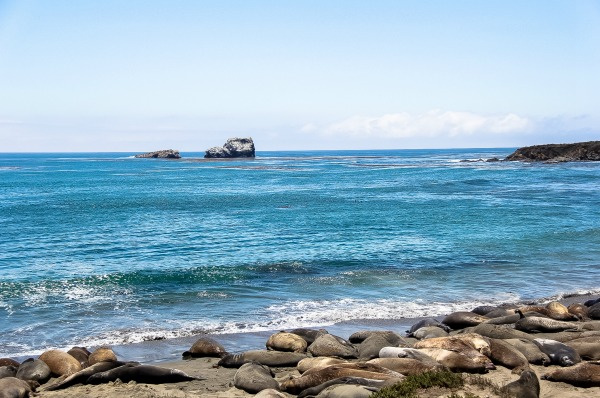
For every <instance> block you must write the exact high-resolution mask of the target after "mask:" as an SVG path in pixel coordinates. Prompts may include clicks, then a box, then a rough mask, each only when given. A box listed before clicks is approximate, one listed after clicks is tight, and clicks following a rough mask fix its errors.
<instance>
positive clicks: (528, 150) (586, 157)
mask: <svg viewBox="0 0 600 398" xmlns="http://www.w3.org/2000/svg"><path fill="white" fill-rule="evenodd" d="M505 160H521V161H526V162H572V161H600V141H588V142H577V143H573V144H546V145H533V146H526V147H523V148H519V149H517V150H516V151H515V152H513V153H512V154H511V155H509V156H507V157H506V159H505Z"/></svg>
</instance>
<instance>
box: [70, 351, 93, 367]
mask: <svg viewBox="0 0 600 398" xmlns="http://www.w3.org/2000/svg"><path fill="white" fill-rule="evenodd" d="M67 354H69V355H70V356H72V357H73V358H75V359H77V360H78V361H79V363H80V364H81V367H82V368H87V367H88V366H89V363H88V358H89V356H90V354H91V352H90V351H89V350H88V349H87V348H85V347H73V348H71V349H70V350H69V351H67Z"/></svg>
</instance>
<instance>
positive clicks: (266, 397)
mask: <svg viewBox="0 0 600 398" xmlns="http://www.w3.org/2000/svg"><path fill="white" fill-rule="evenodd" d="M254 398H286V395H284V394H283V393H282V392H280V391H277V390H274V389H272V388H267V389H266V390H262V391H261V392H259V393H258V394H256V395H255V396H254Z"/></svg>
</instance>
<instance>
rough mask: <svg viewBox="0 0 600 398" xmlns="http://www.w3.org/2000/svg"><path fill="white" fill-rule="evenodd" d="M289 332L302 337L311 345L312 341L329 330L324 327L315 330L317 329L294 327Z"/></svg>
mask: <svg viewBox="0 0 600 398" xmlns="http://www.w3.org/2000/svg"><path fill="white" fill-rule="evenodd" d="M290 333H293V334H295V335H297V336H300V337H302V338H303V339H304V340H305V341H306V344H308V345H311V344H312V343H314V341H315V340H316V339H317V338H318V337H319V336H322V335H324V334H328V333H329V332H328V331H327V330H325V329H318V330H317V329H305V328H298V329H294V330H292V331H290Z"/></svg>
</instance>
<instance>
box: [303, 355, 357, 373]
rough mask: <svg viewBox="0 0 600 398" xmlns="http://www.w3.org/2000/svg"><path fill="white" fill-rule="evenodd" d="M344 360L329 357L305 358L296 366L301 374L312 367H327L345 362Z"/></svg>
mask: <svg viewBox="0 0 600 398" xmlns="http://www.w3.org/2000/svg"><path fill="white" fill-rule="evenodd" d="M344 362H346V361H345V360H344V359H339V358H329V357H314V358H304V359H303V360H301V361H300V362H298V365H297V366H296V368H297V369H298V372H300V374H302V373H304V372H306V371H307V370H309V369H312V368H320V369H322V368H326V367H327V366H330V365H336V364H338V363H344Z"/></svg>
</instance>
